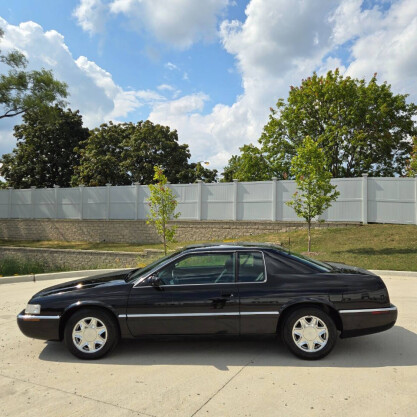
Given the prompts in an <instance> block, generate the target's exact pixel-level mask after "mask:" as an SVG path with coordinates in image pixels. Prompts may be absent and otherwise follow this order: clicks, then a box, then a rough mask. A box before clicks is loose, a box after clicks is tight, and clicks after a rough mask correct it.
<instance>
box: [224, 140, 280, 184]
mask: <svg viewBox="0 0 417 417" xmlns="http://www.w3.org/2000/svg"><path fill="white" fill-rule="evenodd" d="M240 152H241V154H240V155H233V156H232V157H231V158H230V159H229V162H228V164H227V165H226V167H225V168H224V171H223V179H222V181H223V182H231V181H233V180H234V179H236V180H239V181H267V180H270V179H271V178H272V177H274V176H277V177H279V176H280V175H279V173H275V172H274V171H273V170H272V168H271V166H270V164H269V163H268V161H267V159H266V158H265V155H264V154H263V153H262V151H261V150H260V149H259V148H257V147H256V146H254V145H252V144H250V145H244V146H242V147H241V148H240Z"/></svg>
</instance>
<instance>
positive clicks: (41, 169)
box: [0, 105, 88, 188]
mask: <svg viewBox="0 0 417 417" xmlns="http://www.w3.org/2000/svg"><path fill="white" fill-rule="evenodd" d="M14 135H15V137H16V138H17V145H16V148H14V149H13V152H12V153H9V154H5V155H3V157H2V159H1V163H2V166H1V168H0V175H2V176H3V177H4V178H5V179H6V181H7V185H8V186H10V187H14V188H28V187H32V186H35V187H53V186H54V185H59V186H61V187H68V186H69V185H70V181H71V177H72V176H73V173H74V172H73V167H74V166H75V165H77V164H78V162H79V156H78V154H77V153H76V152H75V151H74V148H76V147H78V146H79V145H80V143H81V142H83V141H84V140H85V139H86V138H87V136H88V129H87V128H84V127H83V123H82V117H81V116H80V114H79V112H78V111H74V112H73V111H72V110H70V109H68V110H63V109H62V108H60V107H58V106H57V105H56V106H54V107H51V108H50V109H48V112H47V113H46V114H45V113H44V111H43V110H40V109H32V110H29V111H27V112H26V113H25V114H24V115H23V123H22V124H20V125H17V126H15V128H14Z"/></svg>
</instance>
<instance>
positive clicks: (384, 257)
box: [0, 224, 417, 271]
mask: <svg viewBox="0 0 417 417" xmlns="http://www.w3.org/2000/svg"><path fill="white" fill-rule="evenodd" d="M227 241H228V242H233V241H251V242H271V243H281V244H283V245H284V246H286V247H289V246H291V249H292V250H293V251H295V252H305V251H306V250H307V231H306V230H295V231H291V232H280V233H276V234H263V235H256V236H245V237H241V238H239V239H230V240H227ZM193 243H199V242H180V243H176V244H171V245H170V246H169V249H170V250H173V249H177V248H178V247H181V246H186V245H189V244H193ZM0 246H20V247H37V248H59V249H85V250H87V249H90V250H108V251H126V252H142V251H143V250H144V249H162V245H160V244H155V245H138V244H127V243H126V244H123V243H108V242H104V243H91V242H51V241H30V242H27V241H10V240H3V241H0ZM312 251H313V253H312V254H311V255H310V256H312V257H313V258H316V259H319V260H322V261H335V262H343V263H346V264H351V265H356V266H360V267H362V268H366V269H391V270H402V271H406V270H408V271H417V226H414V225H392V224H374V225H366V226H352V227H346V228H320V229H316V230H313V231H312Z"/></svg>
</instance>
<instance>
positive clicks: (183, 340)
mask: <svg viewBox="0 0 417 417" xmlns="http://www.w3.org/2000/svg"><path fill="white" fill-rule="evenodd" d="M416 346H417V334H416V333H414V332H412V331H410V330H407V329H405V328H404V327H401V326H395V327H393V328H392V329H390V330H389V331H387V332H384V333H380V334H375V335H369V336H362V337H357V338H350V339H342V340H340V339H339V340H338V341H337V344H336V347H335V349H334V350H333V352H332V353H331V354H330V355H329V356H327V357H326V358H324V359H322V360H320V361H304V360H301V359H298V358H296V357H294V356H293V355H292V354H291V353H290V352H289V351H288V350H287V349H286V347H285V346H284V344H283V343H282V342H281V340H280V338H278V337H276V336H256V337H255V336H241V337H231V336H230V337H218V336H217V337H216V336H198V337H197V336H181V337H179V336H178V337H173V336H170V337H152V338H141V339H135V340H123V341H121V343H120V344H119V345H118V346H117V347H116V349H115V350H114V351H113V352H111V353H110V355H108V356H106V357H104V358H102V359H99V360H97V361H96V362H95V363H97V364H100V365H137V366H152V365H209V366H214V367H216V368H217V369H219V370H225V371H227V370H228V369H229V367H230V366H245V365H248V364H250V365H251V366H296V367H324V368H326V367H335V368H346V367H347V368H351V367H352V368H361V367H365V368H369V367H385V366H414V365H417V354H416ZM39 359H41V360H43V361H50V362H73V363H80V364H83V363H84V364H87V363H89V364H91V361H82V360H79V359H77V358H75V357H74V356H72V355H71V354H70V353H69V352H68V351H67V349H66V348H65V345H64V344H63V343H59V342H46V346H45V348H44V349H43V350H42V352H41V353H40V355H39Z"/></svg>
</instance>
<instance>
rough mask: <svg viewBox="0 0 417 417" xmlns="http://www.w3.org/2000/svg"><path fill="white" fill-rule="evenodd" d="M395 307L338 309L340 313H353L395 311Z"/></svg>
mask: <svg viewBox="0 0 417 417" xmlns="http://www.w3.org/2000/svg"><path fill="white" fill-rule="evenodd" d="M395 310H397V307H395V306H393V307H386V308H362V309H355V310H339V313H340V314H352V313H353V314H354V313H373V312H384V311H395Z"/></svg>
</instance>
